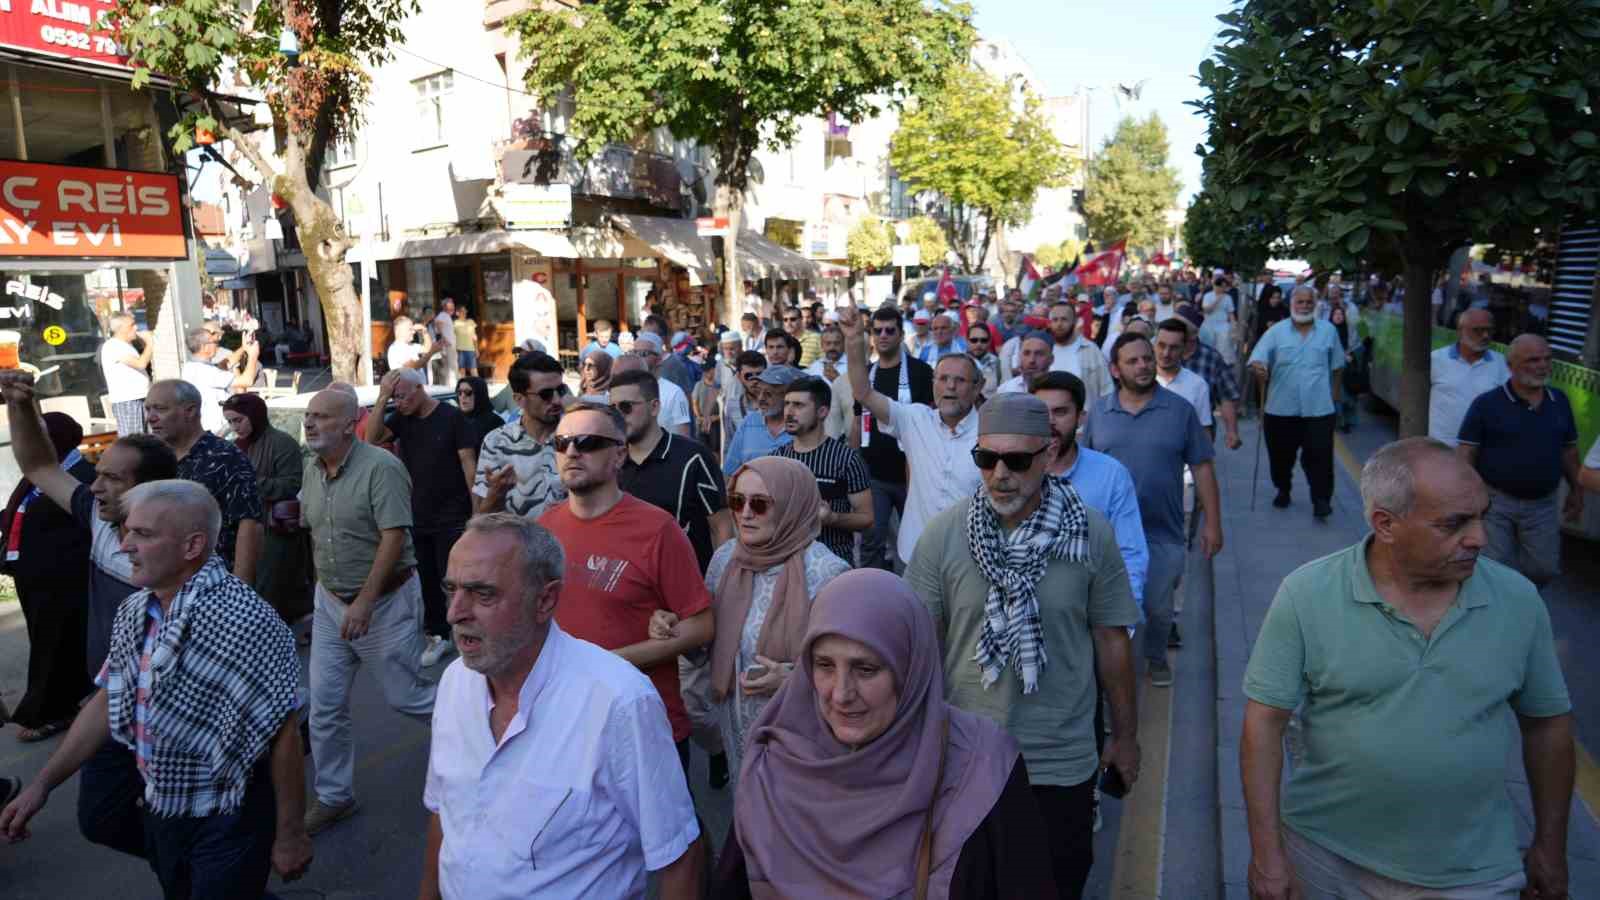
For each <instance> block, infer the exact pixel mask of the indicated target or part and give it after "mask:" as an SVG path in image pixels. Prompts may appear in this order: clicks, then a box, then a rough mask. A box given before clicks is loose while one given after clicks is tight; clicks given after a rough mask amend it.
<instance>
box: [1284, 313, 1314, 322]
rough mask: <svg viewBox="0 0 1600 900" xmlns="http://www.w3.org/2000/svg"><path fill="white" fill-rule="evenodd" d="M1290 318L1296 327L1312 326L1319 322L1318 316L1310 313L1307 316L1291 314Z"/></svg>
mask: <svg viewBox="0 0 1600 900" xmlns="http://www.w3.org/2000/svg"><path fill="white" fill-rule="evenodd" d="M1289 318H1290V319H1293V320H1294V323H1295V324H1296V325H1310V324H1311V323H1312V322H1315V321H1316V320H1317V314H1316V313H1314V312H1308V313H1306V314H1305V315H1301V314H1300V313H1295V312H1292V313H1289Z"/></svg>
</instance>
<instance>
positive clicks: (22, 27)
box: [0, 0, 128, 68]
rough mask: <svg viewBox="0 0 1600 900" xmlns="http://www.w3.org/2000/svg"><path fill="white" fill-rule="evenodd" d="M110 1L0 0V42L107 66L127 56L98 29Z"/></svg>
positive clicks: (122, 63)
mask: <svg viewBox="0 0 1600 900" xmlns="http://www.w3.org/2000/svg"><path fill="white" fill-rule="evenodd" d="M111 6H112V3H111V0H0V45H4V46H7V47H14V48H17V49H19V50H28V51H31V52H34V53H43V54H47V55H49V56H62V57H67V58H69V59H74V60H81V61H84V62H93V63H101V64H103V65H108V66H120V67H123V68H126V67H127V66H128V57H127V56H126V55H125V54H124V53H123V51H122V48H121V47H119V46H118V45H117V42H116V39H115V38H113V37H112V36H111V32H110V30H108V29H107V30H102V29H101V27H100V21H101V19H102V18H103V17H104V16H105V15H106V13H108V12H110V10H111Z"/></svg>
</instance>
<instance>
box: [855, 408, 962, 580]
mask: <svg viewBox="0 0 1600 900" xmlns="http://www.w3.org/2000/svg"><path fill="white" fill-rule="evenodd" d="M878 431H879V433H881V434H886V435H888V436H889V437H892V438H895V439H897V440H899V441H900V449H901V450H902V451H903V452H904V453H905V455H906V464H907V465H908V466H910V468H911V479H910V482H909V483H908V485H907V488H906V510H905V514H904V515H903V516H901V519H900V539H899V542H898V543H897V544H896V545H895V549H896V551H897V552H899V554H900V559H902V560H904V561H908V562H909V561H910V559H911V554H912V553H913V552H914V551H915V550H916V549H917V540H918V539H919V538H921V537H922V530H923V529H924V528H926V527H928V523H929V522H931V521H933V517H934V516H937V515H938V514H939V513H942V512H944V511H945V510H947V509H949V508H950V507H952V506H955V505H956V504H957V503H959V502H961V501H962V500H965V499H966V498H968V497H970V496H972V495H973V493H974V492H975V491H977V489H978V486H979V485H981V484H982V483H983V479H982V477H981V476H979V474H978V467H977V465H976V464H975V463H973V461H972V448H973V447H976V446H977V445H978V410H977V408H976V407H974V408H973V410H972V411H971V412H969V413H967V417H966V418H965V419H962V420H961V421H960V422H958V423H957V424H956V427H955V430H953V431H952V430H951V429H950V428H948V427H946V426H945V424H944V421H943V420H942V419H940V418H939V411H938V410H937V409H934V408H933V407H931V406H924V405H923V404H921V403H901V402H899V401H897V400H890V401H889V418H888V420H887V421H884V422H879V423H878Z"/></svg>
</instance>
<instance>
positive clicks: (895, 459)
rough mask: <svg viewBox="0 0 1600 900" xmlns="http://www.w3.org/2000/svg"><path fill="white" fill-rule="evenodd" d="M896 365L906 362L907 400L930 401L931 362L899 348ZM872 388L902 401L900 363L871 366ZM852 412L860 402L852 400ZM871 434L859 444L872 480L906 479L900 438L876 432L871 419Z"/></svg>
mask: <svg viewBox="0 0 1600 900" xmlns="http://www.w3.org/2000/svg"><path fill="white" fill-rule="evenodd" d="M900 365H904V366H909V367H910V368H909V369H907V370H906V380H907V381H909V382H910V388H911V402H912V403H921V404H924V405H927V406H932V405H933V366H930V365H928V364H927V363H925V362H923V361H922V360H920V359H913V358H912V356H911V354H909V353H907V352H905V351H904V350H902V351H900ZM872 389H873V390H875V391H877V392H878V393H880V394H882V395H884V396H885V397H888V398H889V399H891V400H899V401H901V402H904V401H905V399H906V398H904V397H902V396H900V366H895V367H894V368H892V369H885V368H883V367H882V366H878V367H875V368H874V369H873V376H872ZM855 413H856V415H858V416H859V415H861V413H862V409H861V404H859V403H857V404H856V409H855ZM871 434H872V438H871V440H869V441H867V442H866V446H864V447H862V448H861V456H862V457H863V458H864V459H866V461H867V471H868V472H869V473H871V475H872V479H873V480H874V481H887V482H889V483H890V484H905V483H906V455H905V453H903V452H901V450H900V442H899V441H897V440H895V439H894V438H892V437H889V436H888V435H885V434H880V433H878V422H877V420H876V419H874V420H873V422H872V429H871Z"/></svg>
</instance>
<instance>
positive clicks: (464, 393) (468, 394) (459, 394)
mask: <svg viewBox="0 0 1600 900" xmlns="http://www.w3.org/2000/svg"><path fill="white" fill-rule="evenodd" d="M456 396H457V397H471V396H472V388H467V389H466V390H461V391H456Z"/></svg>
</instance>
